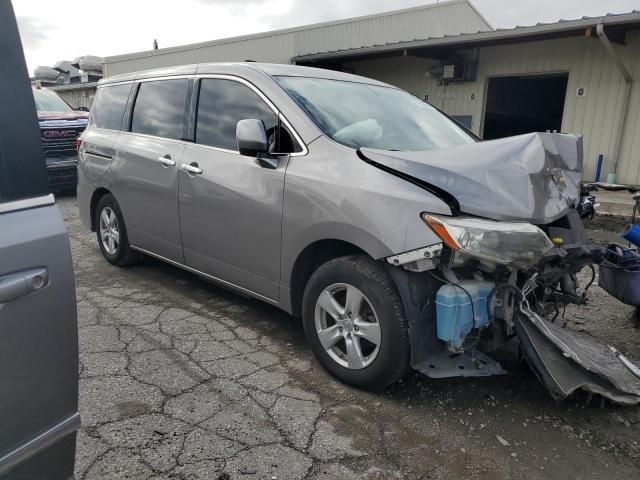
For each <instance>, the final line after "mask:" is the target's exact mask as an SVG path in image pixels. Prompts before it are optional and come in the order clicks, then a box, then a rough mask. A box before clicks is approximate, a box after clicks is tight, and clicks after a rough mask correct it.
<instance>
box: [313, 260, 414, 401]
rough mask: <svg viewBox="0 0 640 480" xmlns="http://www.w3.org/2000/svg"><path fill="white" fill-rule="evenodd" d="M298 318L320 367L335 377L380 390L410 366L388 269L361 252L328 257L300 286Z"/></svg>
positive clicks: (403, 321)
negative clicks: (300, 300) (300, 308)
mask: <svg viewBox="0 0 640 480" xmlns="http://www.w3.org/2000/svg"><path fill="white" fill-rule="evenodd" d="M302 320H303V324H304V331H305V334H306V336H307V340H308V341H309V343H310V345H311V349H312V350H313V353H314V354H315V356H316V357H317V359H318V361H319V362H320V363H321V364H322V366H323V367H324V368H325V369H326V370H327V371H328V372H329V373H330V374H331V375H333V376H334V377H336V378H337V379H338V380H340V381H342V382H344V383H346V384H349V385H352V386H354V387H358V388H363V389H366V390H382V389H384V388H385V387H387V386H389V385H391V384H392V383H394V382H396V381H397V380H399V379H400V378H402V377H404V376H405V375H406V374H407V372H408V370H409V354H410V345H409V333H408V328H407V320H406V318H405V315H404V309H403V306H402V302H401V300H400V296H399V294H398V292H397V290H396V287H395V284H394V283H393V280H392V279H391V277H390V276H389V274H388V272H387V271H386V270H385V269H384V267H383V266H382V265H380V264H379V263H378V262H376V261H374V260H372V259H371V258H369V257H366V256H364V255H353V256H348V257H342V258H337V259H335V260H331V261H329V262H327V263H325V264H324V265H322V266H321V267H320V268H318V269H317V270H316V271H315V272H314V273H313V275H312V276H311V278H310V279H309V282H308V283H307V286H306V288H305V292H304V297H303V305H302Z"/></svg>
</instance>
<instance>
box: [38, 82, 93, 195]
mask: <svg viewBox="0 0 640 480" xmlns="http://www.w3.org/2000/svg"><path fill="white" fill-rule="evenodd" d="M33 97H34V99H35V102H36V109H37V111H38V123H39V124H40V138H41V139H42V148H43V150H44V157H45V162H46V164H47V174H48V177H49V188H50V189H51V190H52V191H55V192H59V191H75V188H76V184H77V183H78V152H77V149H76V139H77V138H78V137H79V136H80V134H81V133H82V132H83V131H84V129H85V128H86V127H87V122H88V120H89V113H88V112H82V111H76V110H74V109H73V108H71V107H70V106H69V104H67V102H65V101H64V100H63V99H62V98H60V97H59V96H58V95H57V94H56V93H55V92H53V91H51V90H48V89H46V88H42V87H37V86H36V87H33Z"/></svg>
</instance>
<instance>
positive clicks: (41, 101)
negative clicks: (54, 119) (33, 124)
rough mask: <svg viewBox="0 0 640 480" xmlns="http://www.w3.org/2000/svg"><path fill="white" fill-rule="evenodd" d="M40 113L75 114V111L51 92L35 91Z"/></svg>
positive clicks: (37, 107) (37, 108) (34, 94)
mask: <svg viewBox="0 0 640 480" xmlns="http://www.w3.org/2000/svg"><path fill="white" fill-rule="evenodd" d="M33 98H34V100H35V101H36V110H38V112H64V113H67V112H73V109H72V108H71V107H70V106H69V105H68V104H67V102H65V101H64V100H62V99H61V98H60V97H59V96H58V95H56V94H55V93H53V92H52V91H51V90H44V89H35V88H34V89H33Z"/></svg>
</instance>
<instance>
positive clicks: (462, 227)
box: [422, 213, 553, 268]
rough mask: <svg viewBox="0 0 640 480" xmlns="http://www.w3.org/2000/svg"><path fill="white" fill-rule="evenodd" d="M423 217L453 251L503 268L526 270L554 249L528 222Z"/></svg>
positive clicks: (434, 216) (437, 216)
mask: <svg viewBox="0 0 640 480" xmlns="http://www.w3.org/2000/svg"><path fill="white" fill-rule="evenodd" d="M422 218H423V219H424V221H425V222H426V223H427V225H429V226H430V227H431V229H432V230H433V231H434V232H435V233H436V235H438V236H439V237H440V239H441V240H442V241H443V242H444V244H445V245H447V246H448V247H449V248H451V249H452V250H456V251H459V252H462V253H465V254H466V255H469V256H472V257H476V258H480V259H484V260H489V261H492V262H495V263H499V264H502V265H511V264H513V265H515V266H517V267H521V268H528V267H530V266H532V265H534V264H535V263H537V262H538V260H540V259H541V258H542V256H543V255H544V254H545V253H546V252H547V251H549V250H550V249H551V248H553V243H552V242H551V240H549V237H547V235H546V234H545V233H544V232H543V231H542V230H540V229H539V228H538V227H536V226H535V225H532V224H530V223H525V222H496V221H492V220H483V219H479V218H472V217H444V216H440V215H430V214H428V213H425V214H423V215H422Z"/></svg>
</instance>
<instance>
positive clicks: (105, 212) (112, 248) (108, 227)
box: [100, 207, 120, 255]
mask: <svg viewBox="0 0 640 480" xmlns="http://www.w3.org/2000/svg"><path fill="white" fill-rule="evenodd" d="M100 239H101V241H102V246H103V248H104V249H105V251H106V252H107V253H108V254H109V255H115V254H116V253H117V252H118V247H119V245H120V230H119V229H118V218H117V217H116V214H115V212H114V211H113V209H112V208H111V207H104V208H103V209H102V212H100Z"/></svg>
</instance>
